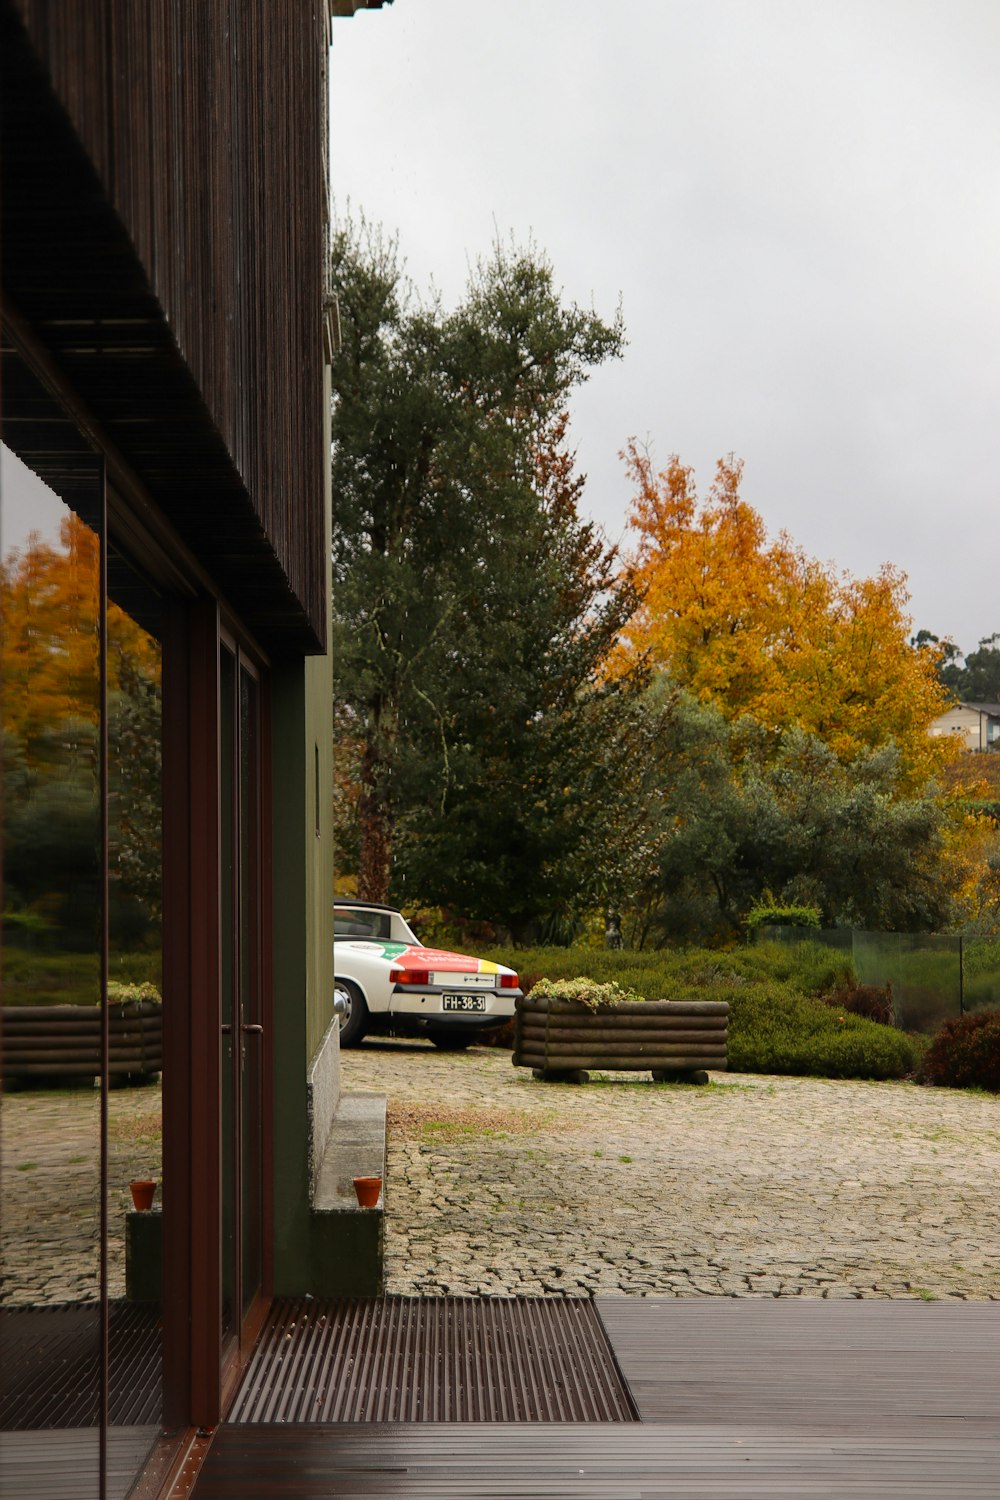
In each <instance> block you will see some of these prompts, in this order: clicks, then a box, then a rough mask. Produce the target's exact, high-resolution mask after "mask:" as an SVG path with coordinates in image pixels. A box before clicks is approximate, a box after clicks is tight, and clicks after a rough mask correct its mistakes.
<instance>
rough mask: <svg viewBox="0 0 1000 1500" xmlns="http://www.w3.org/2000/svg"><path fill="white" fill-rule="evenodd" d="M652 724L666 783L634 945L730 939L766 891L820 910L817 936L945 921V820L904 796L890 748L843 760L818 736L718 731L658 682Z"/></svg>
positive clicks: (926, 795)
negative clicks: (835, 929)
mask: <svg viewBox="0 0 1000 1500" xmlns="http://www.w3.org/2000/svg"><path fill="white" fill-rule="evenodd" d="M650 712H651V713H653V714H655V722H656V725H657V745H658V754H659V757H660V761H659V765H660V774H661V776H662V778H663V780H662V783H661V787H660V795H659V798H658V800H657V802H656V804H655V808H656V810H655V820H656V821H655V827H654V828H653V829H651V830H650V832H649V834H648V835H647V837H648V838H651V839H652V838H655V840H656V869H655V881H656V883H657V885H658V887H659V889H658V893H657V899H656V900H655V901H653V902H650V901H649V900H648V899H647V901H646V904H645V905H642V904H639V905H638V906H637V908H636V909H635V912H634V915H635V914H636V913H637V915H638V919H639V929H640V930H639V935H640V936H641V935H642V933H643V932H645V933H646V934H647V935H648V936H650V937H652V938H653V939H654V940H656V939H657V938H659V939H660V940H664V939H671V938H677V937H682V938H690V937H692V936H695V935H698V936H701V937H706V938H711V937H726V936H731V935H732V934H733V933H734V932H736V931H737V930H738V929H739V926H740V923H741V921H742V919H743V917H744V916H745V915H746V912H747V911H748V910H749V908H750V907H751V906H752V905H753V904H754V903H755V902H756V901H758V900H759V899H760V898H761V897H762V896H764V894H765V892H771V893H772V894H773V895H774V896H775V897H776V898H777V899H778V900H779V901H784V902H789V903H799V904H809V905H814V906H817V907H818V908H819V909H820V911H821V913H822V916H823V921H824V925H831V926H858V927H868V928H879V929H885V930H896V931H921V930H935V929H940V928H941V927H942V926H944V925H946V924H947V923H948V921H949V920H950V918H951V916H952V893H951V891H950V889H949V881H948V877H947V873H946V866H945V860H944V845H945V833H946V826H947V814H946V811H945V808H944V806H943V804H942V803H941V802H940V800H939V799H938V798H937V797H936V796H935V795H934V788H933V786H927V787H925V788H924V789H923V790H922V791H919V792H915V793H913V792H908V791H903V790H901V786H902V785H903V783H902V781H901V772H900V764H899V755H898V752H897V751H896V749H895V747H894V746H892V745H885V746H881V747H879V748H877V749H875V750H869V751H861V752H859V753H858V754H857V755H856V756H855V757H854V758H853V759H852V760H850V761H844V760H843V759H841V758H840V757H838V756H837V755H836V754H835V753H834V751H833V750H832V749H831V748H830V747H829V746H828V745H826V744H825V743H824V742H823V741H822V740H821V739H819V738H818V737H817V736H816V735H812V734H807V733H806V732H805V731H803V730H800V729H797V728H796V729H790V730H785V731H778V732H775V731H773V730H766V729H764V728H763V727H762V726H761V725H760V724H758V723H757V722H756V721H754V720H753V719H751V718H749V717H743V718H741V719H739V720H737V721H735V722H732V721H728V720H727V719H726V718H725V717H724V715H723V714H722V713H721V711H720V710H719V709H718V708H717V707H716V706H715V705H713V704H706V703H700V702H698V701H697V700H696V699H695V698H694V697H693V696H692V695H690V694H688V693H685V692H681V691H679V690H677V689H675V688H672V687H671V686H670V684H669V683H668V682H667V681H666V680H665V679H660V680H659V681H658V682H657V684H656V685H655V687H654V689H653V692H652V695H651V700H650ZM649 805H652V804H649ZM649 894H650V892H649V884H648V882H647V887H646V895H647V898H648V897H649Z"/></svg>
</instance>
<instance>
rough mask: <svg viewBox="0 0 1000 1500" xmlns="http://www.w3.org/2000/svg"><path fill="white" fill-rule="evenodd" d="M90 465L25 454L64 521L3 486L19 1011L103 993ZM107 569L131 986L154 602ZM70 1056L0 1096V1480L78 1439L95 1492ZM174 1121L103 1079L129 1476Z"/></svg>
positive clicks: (152, 807) (114, 760)
mask: <svg viewBox="0 0 1000 1500" xmlns="http://www.w3.org/2000/svg"><path fill="white" fill-rule="evenodd" d="M4 457H5V459H8V463H7V464H6V465H5V478H6V477H8V476H9V474H10V472H11V465H10V462H9V455H8V454H6V453H5V454H4ZM89 465H90V475H91V484H90V488H91V490H92V494H93V503H92V504H91V503H90V502H89V500H88V494H87V490H88V484H87V482H86V475H85V474H83V473H82V470H83V469H84V468H85V465H84V464H81V463H79V462H78V463H77V465H76V468H75V472H74V475H73V482H72V485H71V487H70V488H71V493H72V500H73V509H70V508H69V506H66V505H63V504H61V502H59V501H58V500H57V498H56V496H55V495H54V494H53V493H52V491H51V490H50V489H48V488H47V487H43V486H42V484H41V481H40V480H39V479H38V478H37V477H36V476H34V475H31V476H29V480H30V483H31V484H32V485H34V486H36V488H35V490H34V491H33V497H34V499H35V501H36V502H37V506H38V509H39V512H40V513H44V514H45V515H46V517H47V518H48V519H49V520H50V521H51V519H52V518H53V517H54V516H55V515H56V513H58V523H57V524H50V525H48V526H46V527H45V528H44V529H39V530H36V531H33V532H32V531H30V530H29V531H27V532H26V533H25V534H22V535H21V536H20V537H13V536H12V534H11V527H10V524H9V519H10V507H9V505H8V504H7V503H6V497H5V503H4V506H3V521H4V533H3V535H4V542H5V552H4V557H3V563H2V567H0V591H2V610H3V622H4V638H3V694H4V703H3V707H4V731H3V771H4V789H5V808H4V844H3V877H4V887H3V895H4V910H3V932H4V951H3V979H4V986H3V1004H4V1008H5V1027H8V1028H9V1027H10V1026H11V1025H14V1024H18V1025H21V1024H23V1018H24V1017H25V1015H26V1012H25V1010H24V1009H23V1008H24V1007H29V1006H30V1007H35V1006H43V1007H52V1008H53V1009H52V1011H51V1014H52V1015H53V1016H54V1015H56V1014H57V1013H59V1012H60V1011H61V1009H62V1008H63V1007H66V1006H79V1007H87V1008H88V1009H90V1010H91V1011H92V1010H93V1008H94V1007H97V1006H99V1004H100V998H101V957H100V955H101V932H102V920H103V919H102V890H103V870H102V860H101V711H102V692H101V675H100V602H101V601H100V578H101V573H100V552H101V549H100V539H99V534H98V533H99V527H100V519H99V518H100V508H99V503H98V501H99V493H100V484H101V477H100V469H99V464H98V460H97V459H96V458H93V457H92V458H91V459H90V460H89ZM21 498H22V501H23V496H22V497H21ZM28 498H29V501H30V500H31V498H32V495H31V494H29V497H28ZM20 508H21V509H22V510H23V509H24V508H25V507H24V505H23V503H22V506H21V507H20ZM28 508H29V509H30V506H29V507H28ZM91 521H92V522H93V523H94V524H93V525H91V524H88V522H91ZM108 571H109V595H110V597H109V600H108V604H107V731H108V780H107V793H108V870H107V876H108V907H107V922H108V939H109V970H108V972H109V978H110V981H111V984H110V985H109V992H111V993H113V995H114V998H115V1001H116V1002H117V1003H118V1004H120V1003H121V1000H122V998H123V996H124V997H126V998H127V997H128V996H130V995H135V994H140V993H143V994H155V993H157V992H158V988H159V984H160V969H161V961H160V954H161V936H160V919H161V905H162V902H161V889H160V858H161V822H162V817H161V789H160V746H161V724H160V648H159V644H158V641H157V639H156V635H157V634H158V613H159V611H158V599H157V597H156V594H155V591H154V590H152V589H151V588H150V587H149V586H148V585H147V584H146V583H145V582H144V581H143V580H141V579H140V578H139V577H138V576H137V575H136V574H135V573H134V571H133V570H132V569H131V568H130V567H129V565H128V563H127V562H126V560H125V559H124V558H123V557H121V556H120V555H119V554H117V553H116V552H115V550H114V548H111V549H110V554H109V570H108ZM116 597H117V598H120V599H121V600H122V602H123V603H124V605H125V606H126V607H125V608H123V607H122V606H121V604H119V603H118V602H116ZM135 616H138V617H140V618H141V623H140V618H136V617H135ZM120 986H124V988H120ZM70 1015H72V1013H70ZM19 1016H20V1017H21V1018H22V1019H21V1020H18V1017H19ZM32 1024H34V1023H32ZM73 1024H74V1023H73V1022H72V1021H70V1022H69V1026H70V1029H72V1026H73ZM66 1056H67V1054H66V1053H62V1052H60V1051H58V1049H55V1048H53V1046H52V1044H51V1042H50V1041H49V1040H45V1042H44V1046H43V1050H42V1051H41V1052H40V1053H39V1054H38V1057H39V1059H40V1061H39V1062H38V1063H37V1066H36V1071H35V1074H34V1076H32V1077H30V1078H23V1077H22V1078H19V1079H17V1080H12V1079H10V1078H7V1080H6V1081H5V1089H4V1096H3V1108H2V1110H0V1147H2V1150H0V1165H2V1179H0V1226H2V1227H0V1278H2V1279H0V1430H2V1431H3V1437H2V1439H0V1445H2V1448H3V1451H4V1454H5V1455H6V1456H5V1458H4V1460H3V1464H2V1465H0V1488H4V1487H5V1486H6V1484H7V1482H8V1481H10V1480H11V1474H12V1473H13V1474H14V1476H15V1478H14V1479H13V1481H12V1482H13V1483H14V1488H15V1490H16V1489H17V1486H18V1485H21V1486H22V1487H23V1489H24V1492H26V1493H27V1492H28V1491H29V1490H30V1488H31V1487H32V1486H33V1485H35V1484H37V1483H39V1482H44V1480H45V1479H46V1478H51V1479H52V1480H53V1481H55V1478H56V1476H57V1475H58V1474H59V1473H60V1472H64V1470H65V1464H66V1458H67V1453H68V1452H71V1453H72V1463H73V1466H74V1485H75V1490H74V1492H75V1493H77V1494H79V1495H80V1496H81V1497H84V1496H87V1495H90V1494H94V1495H96V1494H97V1493H98V1469H99V1464H100V1435H99V1434H100V1426H99V1424H100V1420H101V1406H100V1399H99V1390H100V1386H99V1370H100V1366H101V1344H102V1335H101V1326H102V1321H101V1310H100V1294H101V1275H100V1272H101V1238H100V1230H101V1166H102V1160H101V1092H100V1089H99V1087H95V1077H94V1074H93V1072H91V1073H90V1075H89V1076H88V1075H87V1074H86V1073H85V1072H82V1073H81V1072H79V1071H77V1072H73V1071H72V1068H71V1066H70V1064H69V1063H68V1062H67V1061H66ZM84 1066H85V1065H84ZM96 1081H97V1082H98V1083H99V1080H96ZM161 1126H162V1121H161V1112H160V1091H159V1087H158V1085H156V1084H154V1085H153V1086H151V1087H150V1086H147V1087H145V1088H143V1089H134V1088H122V1089H118V1088H112V1089H111V1090H110V1091H109V1095H108V1099H107V1146H106V1152H105V1158H104V1164H105V1166H106V1170H107V1185H108V1202H107V1216H106V1223H107V1241H106V1251H107V1260H106V1274H107V1288H108V1293H109V1296H110V1299H111V1302H110V1306H109V1323H108V1326H109V1349H108V1354H109V1362H110V1369H111V1390H110V1402H109V1419H110V1424H111V1428H112V1432H111V1435H110V1438H109V1443H110V1449H109V1452H110V1454H111V1460H110V1463H111V1467H113V1468H115V1469H116V1470H117V1472H118V1474H119V1476H122V1475H127V1473H128V1472H129V1471H130V1470H131V1472H133V1473H134V1472H136V1471H137V1469H138V1467H139V1466H140V1465H141V1463H142V1461H143V1458H144V1455H145V1452H146V1451H148V1447H149V1445H150V1443H151V1442H152V1441H154V1440H155V1438H156V1437H157V1436H158V1433H159V1394H158V1385H159V1375H158V1370H157V1369H156V1368H155V1365H156V1361H157V1359H158V1354H157V1352H156V1343H157V1336H156V1332H155V1329H156V1312H155V1309H149V1310H148V1311H147V1310H144V1309H143V1308H140V1307H136V1306H135V1305H130V1304H129V1303H128V1302H127V1301H126V1267H125V1240H126V1223H127V1211H128V1208H129V1207H130V1199H129V1190H128V1182H129V1179H130V1177H131V1176H138V1175H141V1176H146V1175H153V1176H155V1177H157V1178H159V1176H160V1137H161ZM144 1295H148V1282H147V1284H146V1285H145V1287H144ZM143 1319H145V1323H143ZM146 1324H148V1330H149V1332H150V1333H151V1335H152V1336H151V1338H147V1340H146V1341H147V1344H148V1345H149V1358H147V1360H146V1368H145V1370H144V1371H143V1373H142V1377H141V1378H142V1380H143V1381H144V1382H145V1385H146V1386H147V1388H148V1390H147V1395H146V1397H145V1399H144V1400H143V1401H142V1402H141V1403H137V1402H136V1401H135V1400H133V1399H132V1396H133V1394H134V1393H131V1392H129V1391H127V1390H126V1389H125V1387H124V1386H123V1385H122V1382H121V1381H120V1380H118V1377H117V1375H116V1371H117V1369H118V1367H119V1359H118V1355H119V1348H118V1345H119V1341H122V1345H123V1349H124V1344H125V1343H126V1342H127V1343H129V1344H130V1346H131V1349H132V1351H133V1354H134V1350H135V1348H136V1347H137V1339H136V1329H137V1328H138V1327H140V1325H141V1326H142V1327H145V1326H146ZM145 1336H146V1335H145V1334H144V1335H143V1337H145ZM116 1381H117V1387H116ZM118 1424H121V1427H122V1430H121V1432H120V1433H116V1432H115V1431H114V1429H115V1427H116V1425H118ZM125 1429H127V1430H125ZM67 1444H69V1447H67ZM123 1444H124V1447H125V1448H127V1449H128V1452H127V1454H126V1453H125V1451H124V1448H123ZM11 1464H13V1465H14V1466H15V1467H14V1469H13V1470H11V1471H8V1467H5V1466H9V1465H11ZM18 1465H20V1466H21V1467H17V1466H18ZM50 1470H51V1473H50Z"/></svg>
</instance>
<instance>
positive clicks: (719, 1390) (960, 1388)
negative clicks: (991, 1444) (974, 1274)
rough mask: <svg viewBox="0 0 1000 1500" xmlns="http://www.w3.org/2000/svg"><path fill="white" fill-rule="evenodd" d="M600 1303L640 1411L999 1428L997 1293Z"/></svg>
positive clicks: (843, 1429) (849, 1424)
mask: <svg viewBox="0 0 1000 1500" xmlns="http://www.w3.org/2000/svg"><path fill="white" fill-rule="evenodd" d="M597 1309H598V1313H599V1315H600V1317H601V1321H602V1322H603V1324H604V1327H605V1330H606V1331H607V1334H608V1338H609V1341H610V1343H611V1347H612V1349H613V1350H614V1352H615V1356H616V1358H617V1360H618V1365H619V1368H620V1369H621V1371H622V1373H623V1375H624V1376H625V1379H626V1381H627V1382H628V1385H629V1388H630V1390H631V1392H632V1397H633V1400H634V1401H635V1404H636V1406H637V1407H638V1410H639V1413H640V1415H641V1417H642V1418H643V1420H644V1421H674V1422H676V1421H680V1422H684V1421H698V1420H700V1419H704V1418H708V1419H709V1420H715V1419H718V1418H721V1417H725V1418H727V1419H728V1420H730V1421H733V1422H741V1423H755V1422H760V1423H763V1424H768V1425H771V1426H774V1425H776V1424H778V1425H780V1426H781V1427H783V1428H784V1429H786V1430H788V1431H796V1430H799V1429H802V1428H812V1429H815V1430H821V1431H824V1432H828V1433H856V1434H859V1435H860V1434H863V1433H872V1432H875V1433H885V1432H886V1431H888V1430H900V1431H907V1430H912V1431H918V1430H920V1431H926V1430H927V1429H928V1426H931V1427H933V1428H934V1429H935V1430H936V1431H938V1432H941V1433H944V1432H946V1431H949V1430H951V1428H952V1427H954V1426H957V1427H958V1428H959V1429H960V1430H961V1431H963V1432H972V1431H977V1430H979V1429H980V1428H983V1429H984V1431H985V1435H986V1436H989V1435H991V1434H996V1433H997V1432H998V1431H1000V1427H998V1411H1000V1402H998V1400H997V1396H996V1392H997V1390H998V1389H1000V1303H992V1302H985V1303H984V1302H975V1303H961V1304H958V1303H945V1302H929V1303H925V1302H902V1301H900V1302H895V1301H885V1302H871V1301H854V1300H852V1301H843V1302H839V1301H838V1302H833V1301H824V1300H822V1299H803V1298H795V1299H794V1300H793V1299H789V1300H787V1301H782V1300H780V1299H774V1298H754V1299H743V1300H739V1299H736V1298H719V1299H707V1298H670V1297H664V1298H653V1297H643V1298H630V1297H607V1298H600V1299H599V1300H598V1302H597ZM998 1493H1000V1488H998Z"/></svg>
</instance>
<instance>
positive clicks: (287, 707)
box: [271, 381, 333, 1296]
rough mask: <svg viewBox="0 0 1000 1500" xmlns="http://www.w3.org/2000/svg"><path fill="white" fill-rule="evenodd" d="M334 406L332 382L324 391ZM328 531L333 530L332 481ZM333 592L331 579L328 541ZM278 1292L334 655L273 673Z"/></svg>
mask: <svg viewBox="0 0 1000 1500" xmlns="http://www.w3.org/2000/svg"><path fill="white" fill-rule="evenodd" d="M324 403H325V409H326V410H327V411H329V405H330V403H329V383H328V381H327V382H326V389H325V390H324ZM326 523H327V524H326V534H327V535H329V534H330V496H329V485H328V488H327V495H326ZM327 558H328V561H327V597H329V588H330V567H329V548H328V549H327ZM271 693H272V697H271V708H272V728H271V760H272V768H273V769H272V793H271V795H272V806H273V829H272V848H273V860H274V890H273V908H274V943H273V949H274V973H273V995H274V1019H273V1028H272V1029H273V1038H272V1054H273V1059H274V1276H275V1286H274V1290H275V1293H276V1294H277V1295H279V1296H281V1295H292V1294H295V1293H300V1292H305V1291H308V1290H309V1289H310V1287H309V1282H310V1276H311V1273H310V1253H311V1252H310V1237H311V1222H310V1212H309V1204H310V1199H309V1120H308V1113H307V1107H308V1076H309V1068H310V1065H311V1063H312V1060H313V1057H314V1055H315V1052H316V1049H317V1047H318V1046H319V1044H320V1042H321V1041H322V1039H323V1037H324V1035H325V1033H326V1031H327V1028H328V1027H329V1025H330V1022H331V1020H332V1019H333V673H332V664H331V658H330V657H329V655H327V656H314V657H308V658H306V659H305V660H299V661H295V662H292V663H289V664H278V665H276V666H275V668H274V671H273V673H272V679H271Z"/></svg>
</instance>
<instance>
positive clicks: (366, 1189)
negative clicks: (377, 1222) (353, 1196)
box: [354, 1177, 382, 1208]
mask: <svg viewBox="0 0 1000 1500" xmlns="http://www.w3.org/2000/svg"><path fill="white" fill-rule="evenodd" d="M354 1191H355V1192H356V1193H357V1195H358V1202H359V1203H360V1205H361V1207H362V1208H375V1206H376V1205H377V1203H378V1200H379V1198H380V1197H381V1195H382V1179H381V1177H355V1179H354Z"/></svg>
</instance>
